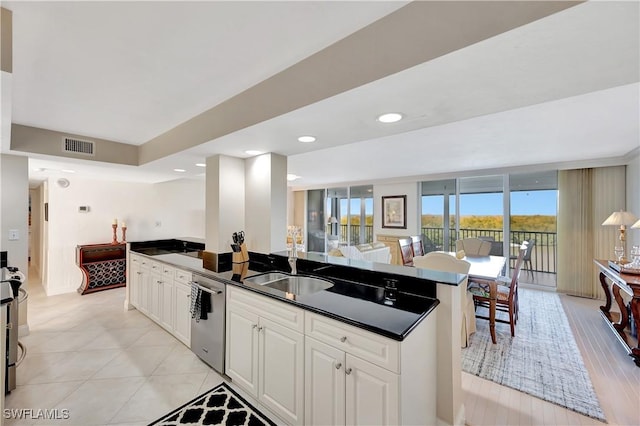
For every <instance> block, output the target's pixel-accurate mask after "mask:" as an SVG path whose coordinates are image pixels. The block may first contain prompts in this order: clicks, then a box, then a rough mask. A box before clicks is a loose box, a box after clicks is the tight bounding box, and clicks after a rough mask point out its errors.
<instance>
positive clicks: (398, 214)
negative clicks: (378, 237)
mask: <svg viewBox="0 0 640 426" xmlns="http://www.w3.org/2000/svg"><path fill="white" fill-rule="evenodd" d="M382 227H383V228H396V229H407V196H406V195H390V196H383V197H382Z"/></svg>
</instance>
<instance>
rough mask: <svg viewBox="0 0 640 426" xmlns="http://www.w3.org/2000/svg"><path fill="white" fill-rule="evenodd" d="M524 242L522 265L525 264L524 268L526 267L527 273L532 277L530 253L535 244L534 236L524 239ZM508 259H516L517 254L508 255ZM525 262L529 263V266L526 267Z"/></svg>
mask: <svg viewBox="0 0 640 426" xmlns="http://www.w3.org/2000/svg"><path fill="white" fill-rule="evenodd" d="M525 243H527V251H526V253H525V254H524V259H523V260H524V265H525V269H527V271H528V273H529V274H531V277H532V278H533V265H532V264H531V253H533V248H534V246H535V245H536V240H535V239H534V238H531V239H529V240H526V241H525ZM509 259H510V260H515V259H518V256H509ZM527 264H529V268H527V267H526V266H527Z"/></svg>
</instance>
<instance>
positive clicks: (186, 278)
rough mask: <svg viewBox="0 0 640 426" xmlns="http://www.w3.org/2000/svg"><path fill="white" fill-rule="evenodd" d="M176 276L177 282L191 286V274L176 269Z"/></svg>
mask: <svg viewBox="0 0 640 426" xmlns="http://www.w3.org/2000/svg"><path fill="white" fill-rule="evenodd" d="M174 274H175V275H174V278H175V280H176V281H179V282H181V283H184V284H189V282H190V281H191V275H192V274H191V272H187V271H183V270H182V269H176V270H175V273H174Z"/></svg>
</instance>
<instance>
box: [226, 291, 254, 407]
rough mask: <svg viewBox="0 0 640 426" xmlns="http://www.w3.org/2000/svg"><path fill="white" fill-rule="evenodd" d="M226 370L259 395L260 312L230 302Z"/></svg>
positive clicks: (233, 378) (238, 383) (236, 382)
mask: <svg viewBox="0 0 640 426" xmlns="http://www.w3.org/2000/svg"><path fill="white" fill-rule="evenodd" d="M225 365H226V367H225V371H226V373H227V376H229V377H231V379H232V380H233V382H234V383H235V384H237V385H238V386H240V387H241V388H242V389H244V390H245V391H246V392H248V393H249V394H250V395H252V396H253V397H254V398H257V397H258V315H256V314H254V313H251V312H248V311H246V310H244V309H241V308H238V307H235V306H234V305H233V303H229V304H227V324H226V355H225Z"/></svg>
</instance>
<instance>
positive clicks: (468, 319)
mask: <svg viewBox="0 0 640 426" xmlns="http://www.w3.org/2000/svg"><path fill="white" fill-rule="evenodd" d="M413 266H415V267H416V268H424V269H431V270H434V271H443V272H454V273H457V274H465V275H466V274H468V273H469V268H470V267H471V264H470V263H469V262H467V261H466V260H463V259H457V258H456V257H455V256H453V255H451V254H449V253H444V252H430V253H427V254H425V255H424V256H418V257H414V258H413ZM460 288H461V289H464V290H462V291H464V295H463V296H462V297H461V311H462V330H461V335H460V339H461V343H462V347H463V348H466V347H467V346H469V336H471V334H472V333H475V331H476V317H475V304H474V301H473V295H472V294H471V293H470V292H469V291H468V290H467V279H465V281H464V282H463V283H461V284H460Z"/></svg>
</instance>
